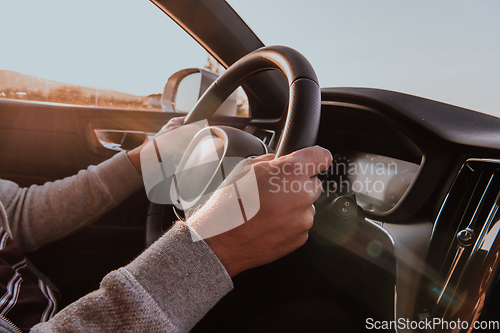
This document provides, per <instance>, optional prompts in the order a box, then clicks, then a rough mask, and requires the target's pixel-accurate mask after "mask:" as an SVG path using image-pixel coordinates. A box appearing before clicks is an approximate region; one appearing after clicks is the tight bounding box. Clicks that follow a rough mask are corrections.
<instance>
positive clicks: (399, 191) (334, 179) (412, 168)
mask: <svg viewBox="0 0 500 333" xmlns="http://www.w3.org/2000/svg"><path fill="white" fill-rule="evenodd" d="M419 166H420V165H419V164H416V163H412V162H407V161H403V160H400V159H396V158H392V157H387V156H383V155H378V154H371V153H366V152H360V151H346V152H342V153H336V154H334V156H333V163H332V165H331V166H330V168H329V169H328V170H327V171H325V172H324V173H323V174H322V175H320V177H321V180H322V183H323V191H324V192H325V193H326V196H327V197H331V196H338V195H351V194H354V195H355V196H356V201H357V203H358V205H359V206H360V207H362V208H363V210H364V211H366V212H371V213H375V214H386V213H388V212H390V211H391V210H392V209H393V208H394V207H396V206H397V205H398V203H399V202H400V201H401V200H402V199H403V197H404V195H405V193H406V192H407V191H408V189H409V188H410V186H411V184H412V183H413V181H414V180H415V178H416V176H417V173H418V170H419Z"/></svg>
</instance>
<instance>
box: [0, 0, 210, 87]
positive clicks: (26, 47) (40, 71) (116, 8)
mask: <svg viewBox="0 0 500 333" xmlns="http://www.w3.org/2000/svg"><path fill="white" fill-rule="evenodd" d="M0 34H1V39H0V40H1V43H0V45H1V46H0V50H1V51H0V69H5V70H12V71H15V72H20V73H22V74H28V75H34V76H38V77H42V78H45V79H50V80H56V81H62V82H66V83H73V84H79V85H83V86H89V87H98V88H106V89H113V90H117V91H122V92H127V93H132V94H135V95H149V94H151V93H160V92H162V91H163V87H164V85H165V83H166V81H167V79H168V77H169V76H170V75H171V74H173V73H175V72H176V71H178V70H180V69H182V68H189V67H201V68H203V66H204V65H205V63H206V62H207V52H206V51H205V50H204V49H203V48H202V47H201V46H200V45H199V44H198V43H196V42H195V41H194V40H193V39H192V38H191V37H190V36H189V35H187V34H186V33H185V32H184V31H183V30H182V29H181V28H180V27H178V26H177V24H176V23H174V22H173V21H172V20H170V18H169V17H168V16H166V15H165V14H164V13H163V12H162V11H160V10H159V9H158V8H157V7H156V6H155V5H154V4H152V3H151V2H149V1H147V0H142V1H141V0H85V1H74V0H42V1H41V0H23V1H12V0H0Z"/></svg>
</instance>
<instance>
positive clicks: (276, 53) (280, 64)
mask: <svg viewBox="0 0 500 333" xmlns="http://www.w3.org/2000/svg"><path fill="white" fill-rule="evenodd" d="M266 70H278V71H280V72H282V73H283V74H285V76H286V77H287V80H288V92H289V100H288V107H287V111H286V114H285V117H286V119H285V120H284V125H283V130H282V132H281V136H280V139H279V141H278V145H277V149H276V157H277V158H278V157H280V156H283V155H286V154H289V153H291V152H293V151H295V150H299V149H302V148H305V147H309V146H312V145H314V144H315V143H316V138H317V136H318V129H319V121H320V115H321V93H320V88H319V84H318V78H317V76H316V73H315V72H314V69H313V67H312V66H311V64H310V63H309V61H308V60H307V59H306V58H305V57H304V56H303V55H302V54H301V53H299V52H297V51H296V50H294V49H292V48H289V47H286V46H268V47H263V48H260V49H257V50H255V51H253V52H251V53H249V54H247V55H246V56H244V57H242V58H241V59H240V60H238V61H237V62H235V63H234V64H233V65H232V66H230V67H229V68H228V69H227V71H226V72H224V74H222V75H221V76H220V77H219V78H217V80H215V81H214V82H213V83H212V85H211V86H210V87H209V88H208V89H207V90H206V91H205V93H204V94H203V95H202V96H201V98H200V99H199V100H198V102H197V103H196V105H195V106H194V108H193V109H192V110H191V112H189V114H188V115H187V116H186V118H185V120H184V124H189V123H193V122H196V121H199V120H203V119H208V118H209V117H211V116H212V115H213V114H214V113H215V111H216V110H217V108H218V107H219V106H220V105H221V104H222V103H223V102H224V101H225V100H226V98H227V97H228V96H229V95H230V94H231V93H232V92H233V91H234V90H235V89H236V88H238V87H239V86H240V85H241V84H242V83H243V82H244V81H245V80H246V79H247V78H249V77H250V76H252V75H254V74H256V73H259V72H262V71H266Z"/></svg>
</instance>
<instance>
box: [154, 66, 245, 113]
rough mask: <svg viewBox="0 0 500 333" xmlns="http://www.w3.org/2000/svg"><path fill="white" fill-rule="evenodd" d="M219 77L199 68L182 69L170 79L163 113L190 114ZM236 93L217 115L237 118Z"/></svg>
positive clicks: (164, 93) (166, 87) (164, 98)
mask: <svg viewBox="0 0 500 333" xmlns="http://www.w3.org/2000/svg"><path fill="white" fill-rule="evenodd" d="M217 78H218V75H216V74H214V73H212V72H209V71H206V70H204V69H199V68H187V69H182V70H180V71H178V72H176V73H174V74H173V75H172V76H170V77H169V78H168V81H167V84H165V88H164V89H163V94H162V97H161V109H162V111H163V112H178V113H188V112H189V111H191V109H192V108H193V107H194V106H195V105H196V102H197V101H198V99H200V97H201V96H202V95H203V93H204V92H205V90H207V89H208V87H209V86H210V85H211V84H212V83H213V82H214V81H215V80H216V79H217ZM236 110H237V105H236V92H233V93H232V94H231V95H230V96H229V97H228V98H227V99H226V101H225V102H224V103H222V105H221V106H220V107H219V109H218V110H217V112H216V113H215V114H217V115H223V116H236Z"/></svg>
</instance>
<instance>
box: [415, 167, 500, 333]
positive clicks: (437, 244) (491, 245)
mask: <svg viewBox="0 0 500 333" xmlns="http://www.w3.org/2000/svg"><path fill="white" fill-rule="evenodd" d="M499 192H500V161H497V160H481V159H470V160H468V161H467V162H466V163H465V164H464V165H463V167H462V168H461V170H460V172H459V174H458V176H457V177H456V179H455V181H454V183H453V185H452V187H451V189H450V191H449V193H448V195H447V197H446V199H445V202H444V204H443V206H442V207H441V210H440V212H439V215H438V217H437V220H436V223H435V226H434V231H433V235H432V240H431V245H430V248H429V255H428V263H429V267H428V271H427V276H426V279H425V283H423V284H422V286H421V287H422V288H423V289H424V290H423V291H425V293H423V295H425V296H423V297H422V299H421V303H420V304H421V307H420V308H421V313H420V315H421V316H422V315H430V316H431V317H433V318H440V319H445V320H449V321H452V320H458V319H460V320H462V321H463V320H465V321H468V322H471V321H473V320H476V319H477V317H478V315H479V314H480V310H481V308H482V304H484V300H485V298H486V296H487V292H488V290H490V289H491V288H490V284H491V283H493V282H494V281H495V279H496V278H495V276H496V274H497V260H496V258H497V256H498V252H496V251H497V250H495V247H496V246H497V245H499V246H498V249H499V250H500V244H497V237H496V233H498V227H499V226H500V224H499V225H497V222H498V221H499V218H500V214H498V206H499ZM498 243H500V241H499V242H498ZM485 283H486V284H485ZM438 331H439V330H438ZM443 331H446V329H444V330H443Z"/></svg>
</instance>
